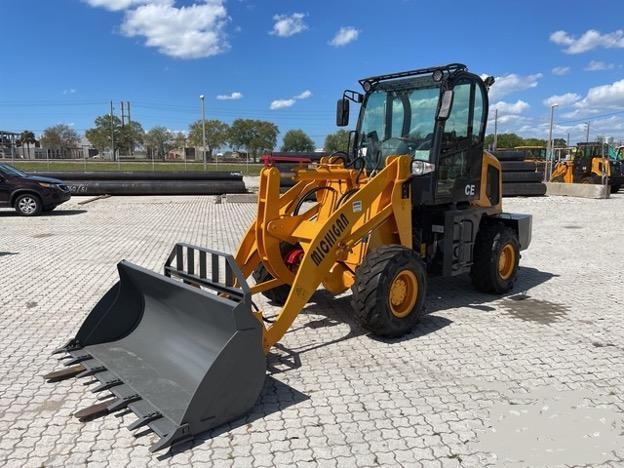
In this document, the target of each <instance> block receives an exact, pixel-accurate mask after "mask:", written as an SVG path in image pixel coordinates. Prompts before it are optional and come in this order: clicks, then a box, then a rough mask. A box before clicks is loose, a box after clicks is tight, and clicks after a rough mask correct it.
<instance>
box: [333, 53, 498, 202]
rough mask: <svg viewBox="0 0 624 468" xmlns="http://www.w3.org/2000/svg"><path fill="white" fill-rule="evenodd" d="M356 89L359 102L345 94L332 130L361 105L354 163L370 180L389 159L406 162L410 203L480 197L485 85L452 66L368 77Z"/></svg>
mask: <svg viewBox="0 0 624 468" xmlns="http://www.w3.org/2000/svg"><path fill="white" fill-rule="evenodd" d="M360 84H361V85H362V88H363V90H364V94H363V95H362V94H359V93H354V92H353V91H349V92H345V97H343V99H342V100H341V101H339V105H338V116H337V124H338V125H346V124H347V123H348V122H346V121H345V120H346V119H348V102H347V100H352V101H355V102H361V104H362V105H361V108H360V113H359V118H358V122H357V127H356V130H355V132H353V133H354V136H353V138H352V145H351V148H350V151H351V156H352V157H354V158H361V159H363V160H364V161H365V163H366V168H367V170H368V171H369V173H375V172H376V171H378V170H380V169H382V168H383V166H384V163H385V160H386V158H387V157H388V156H391V155H404V154H408V155H410V156H411V157H412V160H413V162H412V173H413V175H414V176H413V178H412V186H413V192H412V193H413V195H412V199H413V201H414V203H415V204H421V205H439V204H444V203H451V202H463V201H465V202H469V201H472V200H474V199H476V198H478V196H479V193H480V182H481V163H482V159H483V140H484V132H485V126H486V122H487V109H488V96H487V89H486V83H484V81H483V80H482V79H481V78H480V77H479V76H477V75H475V74H472V73H469V72H468V71H467V69H466V67H465V66H464V65H461V64H451V65H446V66H442V67H434V68H429V69H422V70H413V71H409V72H403V73H396V74H390V75H382V76H375V77H371V78H365V79H363V80H360ZM489 84H491V82H489ZM345 104H346V110H345ZM345 116H346V119H345Z"/></svg>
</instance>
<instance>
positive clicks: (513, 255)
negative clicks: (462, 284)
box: [470, 223, 520, 294]
mask: <svg viewBox="0 0 624 468" xmlns="http://www.w3.org/2000/svg"><path fill="white" fill-rule="evenodd" d="M519 260H520V243H519V242H518V236H517V235H516V233H515V231H514V230H513V229H511V228H510V227H507V226H505V225H503V224H498V223H497V224H485V225H483V226H482V227H481V229H480V231H479V234H477V240H476V242H475V247H474V258H473V264H472V269H471V271H470V277H471V279H472V284H473V285H474V287H475V288H477V289H478V290H479V291H481V292H486V293H493V294H503V293H506V292H508V291H510V290H511V289H512V288H513V285H514V282H515V280H516V273H517V272H518V262H519Z"/></svg>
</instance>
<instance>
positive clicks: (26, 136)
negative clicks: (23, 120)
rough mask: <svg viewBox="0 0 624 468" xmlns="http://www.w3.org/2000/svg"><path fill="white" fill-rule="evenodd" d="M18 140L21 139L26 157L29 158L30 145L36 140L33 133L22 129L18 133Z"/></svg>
mask: <svg viewBox="0 0 624 468" xmlns="http://www.w3.org/2000/svg"><path fill="white" fill-rule="evenodd" d="M20 140H21V141H22V145H26V149H27V150H28V159H30V145H31V144H34V143H35V142H36V141H37V140H35V134H34V133H33V132H31V131H30V130H24V131H23V132H22V133H21V135H20Z"/></svg>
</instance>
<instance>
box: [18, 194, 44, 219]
mask: <svg viewBox="0 0 624 468" xmlns="http://www.w3.org/2000/svg"><path fill="white" fill-rule="evenodd" d="M26 196H29V197H33V198H36V199H37V201H38V203H37V209H36V210H35V211H34V212H33V213H30V214H26V213H22V212H21V211H20V210H19V208H18V204H19V201H20V198H22V197H26ZM13 206H14V208H15V211H17V213H18V214H19V215H20V216H27V217H31V216H38V215H39V214H41V212H42V211H43V202H42V201H41V197H40V196H39V195H38V194H36V193H34V192H27V193H21V194H19V195H18V196H17V197H15V202H14V204H13Z"/></svg>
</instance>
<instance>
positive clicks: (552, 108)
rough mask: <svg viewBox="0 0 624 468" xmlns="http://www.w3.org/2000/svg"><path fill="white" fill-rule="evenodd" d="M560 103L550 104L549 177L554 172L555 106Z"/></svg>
mask: <svg viewBox="0 0 624 468" xmlns="http://www.w3.org/2000/svg"><path fill="white" fill-rule="evenodd" d="M558 105H559V104H553V105H552V106H550V130H549V132H548V152H547V155H546V156H547V158H548V167H547V170H546V171H545V172H546V173H547V174H545V175H546V177H549V176H550V174H549V173H551V172H552V162H553V153H554V150H553V123H554V121H555V107H557V106H558Z"/></svg>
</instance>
